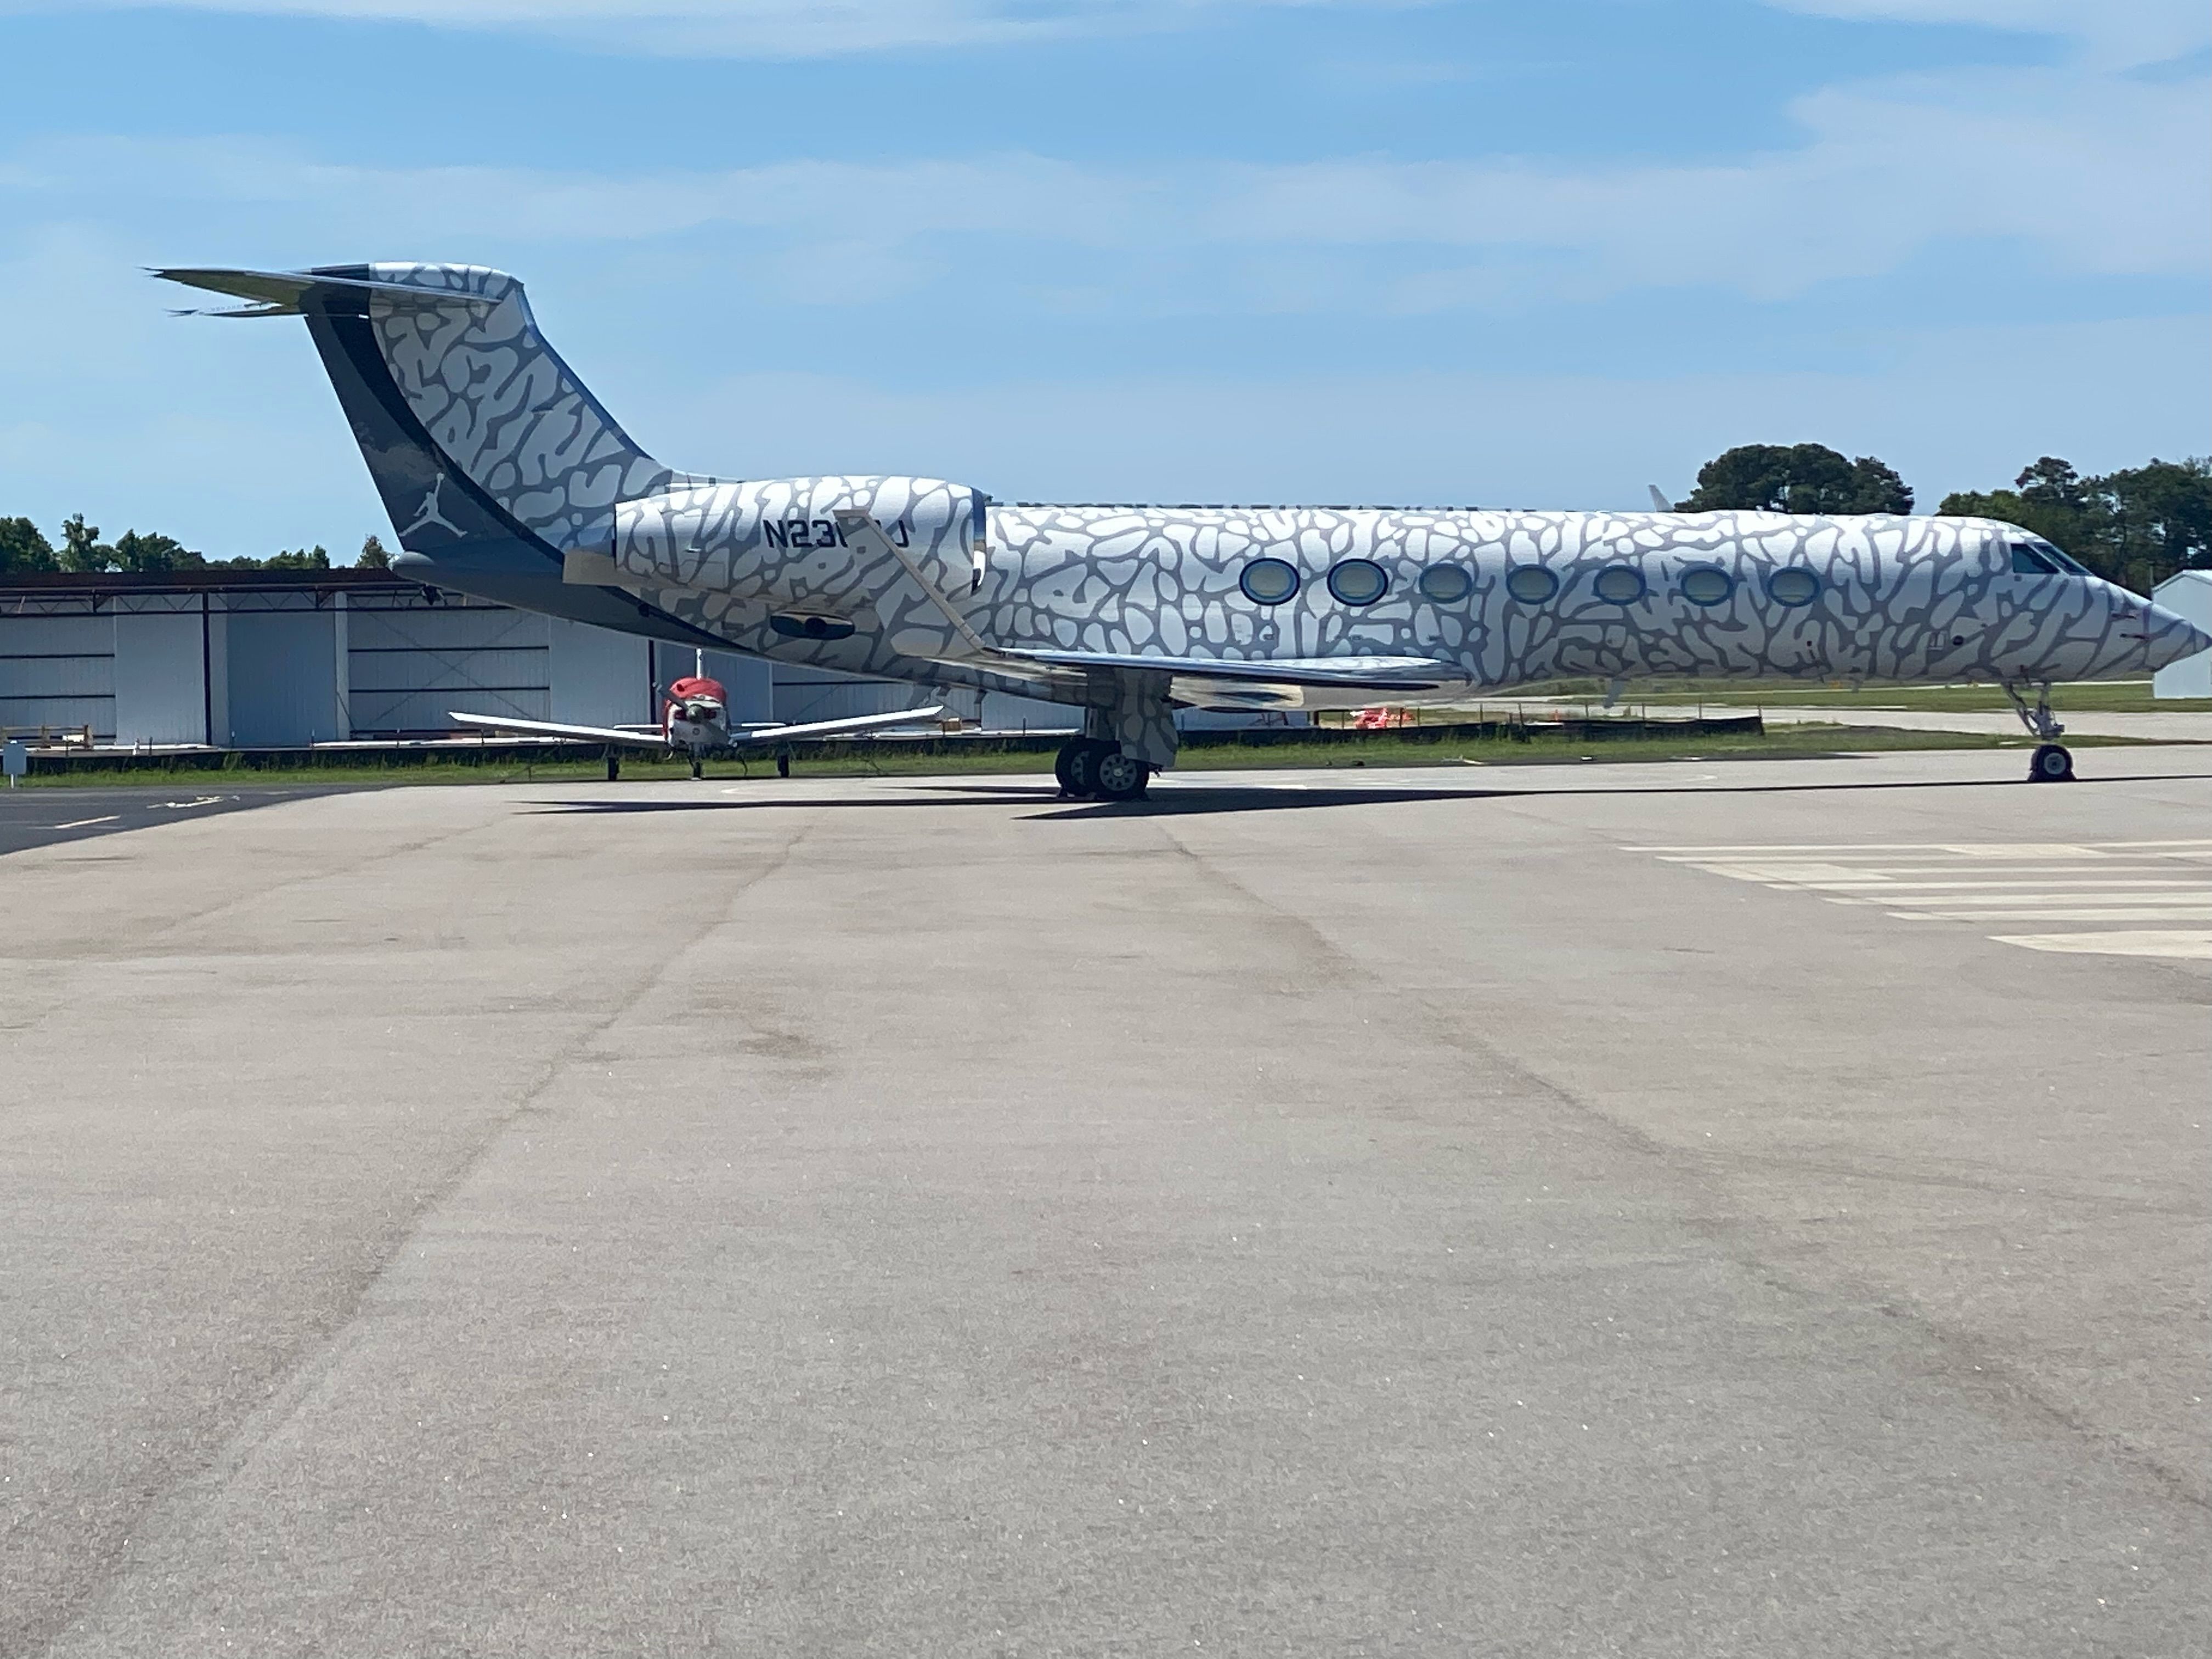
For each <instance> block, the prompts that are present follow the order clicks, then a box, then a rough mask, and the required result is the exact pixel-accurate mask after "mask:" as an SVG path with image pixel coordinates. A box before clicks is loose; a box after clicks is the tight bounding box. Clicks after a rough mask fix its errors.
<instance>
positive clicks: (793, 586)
mask: <svg viewBox="0 0 2212 1659" xmlns="http://www.w3.org/2000/svg"><path fill="white" fill-rule="evenodd" d="M988 502H989V497H987V496H986V495H984V494H983V493H982V492H981V491H980V490H976V489H969V487H968V486H967V485H965V484H956V483H945V481H944V480H942V479H939V478H906V477H821V478H770V479H767V480H763V481H760V482H757V483H726V484H702V485H696V486H694V487H691V488H688V489H675V490H671V491H669V492H667V493H666V494H665V495H649V496H646V497H644V498H642V499H641V500H637V501H624V502H622V503H621V504H620V505H619V506H617V507H616V509H615V526H614V534H613V538H612V546H611V549H608V551H609V552H611V556H612V559H613V562H614V564H615V566H616V568H617V569H618V570H619V571H620V573H621V574H622V576H623V578H626V579H627V580H629V581H632V582H644V583H650V584H657V585H661V586H671V587H685V588H690V589H694V590H696V591H703V592H720V593H728V594H731V595H732V596H733V597H735V598H738V599H744V600H747V601H752V602H757V603H760V604H763V605H767V606H768V607H769V609H770V610H772V611H778V612H785V613H791V614H796V615H802V616H808V617H817V616H818V617H850V616H851V615H852V614H853V613H854V611H856V610H866V609H878V610H880V609H881V608H882V607H883V604H884V601H885V600H891V601H893V602H894V603H899V602H902V599H905V598H910V597H911V594H912V589H913V587H914V586H915V584H916V583H920V584H922V585H924V586H927V588H929V589H931V590H933V592H934V594H935V595H936V596H937V597H938V598H939V599H943V600H946V601H955V600H958V599H965V598H966V597H967V596H968V595H969V593H970V592H973V591H974V590H975V587H976V586H977V585H978V584H979V583H980V582H981V577H982V568H983V554H984V538H985V510H986V508H987V505H988ZM856 513H864V514H866V520H865V521H863V520H860V519H857V518H856V517H855V516H854V515H855V514H856ZM870 525H872V526H873V532H880V533H872V532H871V531H870V529H869V527H868V526H870Z"/></svg>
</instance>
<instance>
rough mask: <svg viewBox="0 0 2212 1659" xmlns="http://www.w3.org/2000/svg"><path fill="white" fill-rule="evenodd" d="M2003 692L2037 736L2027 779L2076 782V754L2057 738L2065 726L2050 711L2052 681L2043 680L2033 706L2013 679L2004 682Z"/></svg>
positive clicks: (2015, 712) (2062, 732)
mask: <svg viewBox="0 0 2212 1659" xmlns="http://www.w3.org/2000/svg"><path fill="white" fill-rule="evenodd" d="M2004 694H2005V696H2007V697H2008V698H2010V699H2011V700H2012V711H2013V713H2014V714H2017V715H2019V716H2020V723H2021V725H2022V726H2026V727H2027V730H2028V735H2029V736H2031V737H2033V738H2035V739H2036V744H2035V752H2034V753H2033V754H2032V755H2030V756H2029V757H2027V781H2029V782H2030V783H2071V782H2073V781H2074V755H2073V751H2072V750H2069V749H2068V748H2067V747H2066V745H2065V744H2062V743H2060V742H2059V741H2058V739H2059V738H2060V737H2062V736H2063V735H2064V733H2065V731H2066V728H2065V727H2064V726H2061V725H2060V724H2059V723H2058V721H2057V718H2056V717H2055V716H2053V715H2052V714H2051V682H2050V681H2049V680H2045V681H2043V682H2042V683H2041V684H2039V685H2038V686H2037V687H2036V692H2035V707H2034V708H2029V707H2028V706H2027V699H2026V698H2025V697H2023V696H2021V695H2020V687H2019V685H2018V684H2016V683H2015V682H2014V681H2011V680H2007V681H2006V682H2005V683H2004Z"/></svg>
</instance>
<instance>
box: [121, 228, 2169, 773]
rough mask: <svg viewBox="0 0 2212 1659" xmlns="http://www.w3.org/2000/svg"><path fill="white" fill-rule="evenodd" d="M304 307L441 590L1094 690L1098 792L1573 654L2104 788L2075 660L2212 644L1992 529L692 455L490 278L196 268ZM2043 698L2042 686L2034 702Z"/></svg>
mask: <svg viewBox="0 0 2212 1659" xmlns="http://www.w3.org/2000/svg"><path fill="white" fill-rule="evenodd" d="M157 274H158V275H160V276H165V277H167V278H168V279H170V280H172V281H173V282H179V283H187V284H189V285H191V286H192V287H195V288H199V289H210V290H212V291H214V292H216V293H219V294H225V295H232V296H234V297H235V298H238V299H241V300H244V301H247V302H248V303H247V304H246V305H245V306H243V307H235V308H229V309H225V310H222V311H221V312H218V313H215V314H217V315H222V316H232V317H276V316H290V317H304V318H305V319H307V330H308V332H309V333H310V334H311V335H312V336H313V338H314V342H315V345H316V349H318V350H319V351H320V353H321V354H322V359H323V366H324V368H325V369H327V370H328V371H329V374H330V377H331V383H332V384H333V385H334V386H336V387H337V394H338V401H339V403H340V404H343V407H344V410H345V413H346V416H347V418H348V420H349V421H350V422H351V423H352V426H353V430H354V436H355V437H356V439H357V440H358V441H359V442H360V444H361V447H362V454H363V456H365V457H366V458H367V459H368V468H369V471H370V473H371V474H372V476H373V477H374V479H375V482H376V487H377V489H378V490H379V491H380V493H381V494H382V495H383V498H384V503H385V506H386V508H387V509H388V510H389V511H390V513H391V514H392V524H393V526H394V527H395V528H396V529H397V530H398V536H399V542H400V545H401V546H402V548H403V549H404V552H403V553H402V554H401V555H400V556H398V558H397V559H396V560H395V561H394V568H396V569H398V570H400V571H402V572H404V574H409V575H411V576H414V577H416V579H418V580H422V581H424V582H428V583H431V584H434V585H435V586H440V587H445V588H452V589H455V590H457V591H459V592H465V593H472V594H477V595H480V596H482V597H483V598H486V599H495V600H499V601H501V602H503V603H505V604H508V605H519V606H522V607H524V608H526V609H528V610H532V611H546V612H549V613H550V614H552V615H554V616H559V617H573V618H574V619H576V620H578V621H580V622H588V623H598V624H599V625H601V626H603V627H608V628H617V629H626V630H628V631H629V632H631V633H635V634H642V635H649V636H651V637H653V638H655V639H660V640H671V641H683V642H685V643H689V644H692V645H696V646H700V647H711V648H716V649H729V648H735V649H737V650H739V651H745V652H750V653H754V654H756V655H759V656H763V657H773V658H778V659H783V660H786V661H792V662H800V663H806V664H810V665H814V666H817V667H822V668H832V669H840V670H843V671H847V672H848V673H854V674H864V675H867V676H870V677H872V678H901V679H906V680H909V681H912V682H915V684H919V685H923V686H929V687H938V688H951V687H960V688H968V689H981V690H1002V691H1012V692H1017V693H1019V694H1021V695H1023V696H1035V697H1046V698H1050V699H1053V700H1054V701H1056V702H1063V703H1066V704H1069V705H1071V706H1073V707H1075V708H1080V709H1081V710H1082V733H1081V735H1080V736H1079V737H1078V738H1074V739H1073V740H1071V741H1070V743H1069V744H1067V745H1066V748H1065V749H1063V750H1061V752H1060V761H1059V767H1058V770H1059V775H1060V783H1061V786H1062V787H1064V788H1065V789H1066V790H1067V791H1068V792H1069V793H1073V794H1076V795H1079V796H1094V797H1100V798H1104V799H1128V798H1131V797H1133V796H1135V795H1138V794H1140V793H1143V790H1144V788H1145V786H1146V781H1147V780H1148V779H1149V778H1150V777H1151V776H1152V774H1153V773H1154V772H1155V771H1157V770H1158V769H1161V768H1163V767H1166V766H1169V765H1170V764H1172V763H1173V762H1174V760H1175V755H1176V725H1175V711H1176V709H1177V708H1234V709H1273V708H1348V707H1357V706H1362V705H1365V704H1369V703H1374V702H1384V701H1388V702H1395V703H1407V704H1443V703H1451V702H1460V701H1462V700H1464V699H1466V698H1468V696H1470V694H1474V693H1480V692H1493V691H1497V690H1502V689H1504V688H1508V687H1510V686H1514V685H1516V684H1526V683H1528V682H1531V681H1536V680H1547V679H1553V678H1559V677H1562V676H1567V675H1577V676H1581V675H1594V676H1598V677H1601V678H1607V679H1612V680H1627V679H1633V678H1641V677H1644V676H1648V675H1668V676H1681V677H1691V676H1694V677H1696V678H1702V679H1715V680H1718V679H1730V678H1745V679H1750V678H1758V679H1766V680H1771V679H1802V680H1807V681H1823V680H1832V679H1850V680H1862V679H1875V680H1885V681H1905V682H1911V681H1928V682H1952V681H1960V680H1976V679H1980V680H1989V681H1992V682H1995V683H1996V684H2000V685H2002V686H2003V687H2004V689H2005V690H2006V692H2007V693H2008V695H2009V696H2010V697H2011V699H2012V702H2013V706H2014V708H2016V709H2017V710H2018V711H2019V713H2020V715H2021V720H2022V721H2023V722H2024V723H2025V724H2026V725H2027V728H2028V730H2029V731H2030V732H2033V734H2034V736H2035V737H2036V738H2038V740H2039V745H2038V747H2037V749H2036V751H2035V754H2034V757H2033V762H2032V766H2031V775H2032V776H2034V777H2037V778H2039V779H2060V778H2065V777H2069V776H2071V775H2072V761H2071V758H2070V757H2069V755H2068V753H2067V751H2066V750H2065V749H2064V748H2063V747H2061V746H2060V745H2059V744H2058V743H2057V738H2058V737H2059V735H2060V733H2061V732H2063V729H2064V728H2063V727H2062V726H2060V725H2059V724H2058V722H2057V720H2056V719H2055V718H2053V716H2052V714H2051V708H2050V701H2049V690H2050V685H2051V682H2053V681H2055V680H2082V679H2099V678H2119V677H2123V676H2127V677H2140V676H2142V675H2145V674H2148V673H2149V672H2150V671H2152V670H2154V669H2156V668H2158V667H2160V666H2162V665H2165V664H2166V663H2169V662H2173V661H2176V660H2178V659H2180V658H2182V657H2185V656H2188V655H2191V654H2193V653H2196V652H2198V651H2202V650H2204V649H2206V648H2208V647H2212V635H2205V634H2203V633H2202V632H2200V631H2199V630H2197V629H2195V628H2193V627H2191V625H2190V624H2189V623H2186V622H2185V621H2184V620H2183V619H2182V618H2181V617H2178V616H2175V615H2173V614H2172V613H2171V612H2169V611H2164V610H2162V609H2160V607H2158V606H2156V605H2152V604H2150V603H2149V602H2148V601H2147V600H2145V599H2142V598H2140V597H2138V596H2137V595H2136V594H2134V593H2130V592H2127V591H2126V590H2125V589H2123V588H2120V587H2117V586H2112V584H2110V583H2108V582H2104V581H2100V580H2098V579H2097V578H2096V577H2094V576H2092V575H2091V574H2088V572H2087V571H2086V570H2084V569H2082V568H2081V566H2079V565H2077V564H2075V562H2073V561H2072V560H2071V559H2069V558H2068V557H2067V556H2066V555H2065V554H2063V553H2062V552H2061V551H2059V550H2058V549H2057V548H2056V547H2053V546H2051V544H2049V543H2047V542H2045V541H2043V540H2041V539H2039V538H2037V537H2034V536H2033V535H2030V534H2028V533H2027V532H2025V531H2023V530H2021V529H2019V528H2017V527H2015V526H2011V525H2006V524H2000V523H1996V522H1993V521H1991V520H1984V519H1946V518H1917V517H1902V516H1895V517H1893V516H1877V517H1867V518H1815V517H1805V516H1799V515H1795V514H1787V513H1666V512H1659V513H1493V512H1480V511H1469V510H1457V509H1446V508H1377V507H1126V506H1125V507H1113V506H1080V507H1078V506H1067V507H1052V506H1036V505H1029V504H1022V503H1016V504H1012V505H1007V504H1004V503H1000V502H996V501H993V500H992V499H991V498H990V497H989V496H987V495H985V494H984V493H983V492H982V491H981V490H980V489H975V488H974V487H973V486H971V485H968V484H962V483H949V482H947V481H945V480H944V479H940V478H917V477H872V476H871V477H851V476H843V475H837V476H824V477H802V478H741V477H720V476H709V475H706V474H701V473H693V472H678V471H674V470H673V469H671V468H670V467H668V466H665V465H663V464H662V463H661V462H659V461H658V460H655V459H653V457H652V456H650V455H648V454H647V453H645V452H644V451H643V450H641V449H640V448H639V447H637V445H636V444H635V443H634V442H633V441H631V440H630V438H629V435H628V434H627V433H625V432H624V431H623V429H622V428H621V427H619V426H617V424H616V423H615V421H614V417H613V416H611V415H609V414H608V413H607V411H606V410H605V409H604V408H602V407H601V406H600V404H599V400H598V399H597V398H593V397H592V394H591V392H589V391H587V390H586V388H585V386H584V384H583V382H582V381H580V380H578V379H577V378H576V376H575V374H574V373H573V372H572V371H571V370H570V369H569V368H568V365H567V364H566V363H565V362H562V360H561V358H560V357H559V356H557V355H556V353H555V352H554V350H553V349H552V348H551V347H550V346H549V345H548V344H547V343H545V340H544V337H543V336H542V335H540V334H539V333H538V325H537V323H536V321H535V319H533V318H532V315H531V313H530V307H529V305H528V303H527V302H526V300H525V299H524V297H523V291H522V284H521V283H519V282H517V281H516V280H515V279H514V278H513V277H512V276H507V275H505V274H503V273H502V272H500V271H496V270H486V269H484V268H483V267H481V266H476V265H419V264H364V265H334V266H327V267H321V268H318V269H315V270H302V271H252V270H163V271H161V272H159V273H157ZM2031 692H2033V694H2034V695H2035V702H2033V705H2031V704H2030V703H2029V702H2028V701H2027V694H2029V693H2031Z"/></svg>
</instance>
